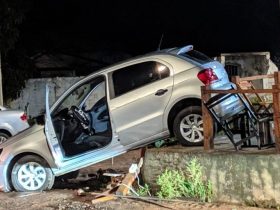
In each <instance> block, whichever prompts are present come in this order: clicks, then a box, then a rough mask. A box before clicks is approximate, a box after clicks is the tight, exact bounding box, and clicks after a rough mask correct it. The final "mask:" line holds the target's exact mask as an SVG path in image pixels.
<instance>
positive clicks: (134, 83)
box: [112, 61, 170, 97]
mask: <svg viewBox="0 0 280 210" xmlns="http://www.w3.org/2000/svg"><path fill="white" fill-rule="evenodd" d="M169 75H170V70H169V68H168V67H167V66H166V65H164V64H162V63H159V62H155V61H148V62H143V63H138V64H135V65H131V66H127V67H125V68H122V69H118V70H116V71H114V72H113V74H112V79H113V85H114V92H115V97H117V96H120V95H122V94H125V93H127V92H129V91H131V90H134V89H136V88H139V87H142V86H144V85H147V84H149V83H152V82H155V81H157V80H161V79H164V78H166V77H169Z"/></svg>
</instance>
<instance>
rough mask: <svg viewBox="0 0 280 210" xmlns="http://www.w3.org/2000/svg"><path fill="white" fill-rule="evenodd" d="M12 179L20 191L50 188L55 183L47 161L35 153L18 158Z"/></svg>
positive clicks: (16, 188)
mask: <svg viewBox="0 0 280 210" xmlns="http://www.w3.org/2000/svg"><path fill="white" fill-rule="evenodd" d="M11 179H12V184H13V186H14V188H15V190H16V191H19V192H26V191H29V192H30V191H43V190H49V189H51V187H52V186H53V183H54V175H53V173H52V171H51V169H50V167H49V166H48V164H47V162H46V161H45V160H44V159H42V158H40V157H38V156H35V155H27V156H24V157H22V158H20V159H19V160H17V161H16V163H15V164H14V166H13V169H12V173H11Z"/></svg>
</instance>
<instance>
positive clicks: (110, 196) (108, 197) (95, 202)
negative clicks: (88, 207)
mask: <svg viewBox="0 0 280 210" xmlns="http://www.w3.org/2000/svg"><path fill="white" fill-rule="evenodd" d="M115 199H117V198H116V197H115V196H114V195H107V196H104V197H100V198H96V199H93V200H92V201H91V203H92V204H97V203H102V202H106V201H110V200H115Z"/></svg>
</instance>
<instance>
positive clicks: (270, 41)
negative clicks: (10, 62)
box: [18, 0, 280, 55]
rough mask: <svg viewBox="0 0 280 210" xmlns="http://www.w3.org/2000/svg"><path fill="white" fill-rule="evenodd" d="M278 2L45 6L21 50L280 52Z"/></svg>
mask: <svg viewBox="0 0 280 210" xmlns="http://www.w3.org/2000/svg"><path fill="white" fill-rule="evenodd" d="M279 17H280V11H279V1H278V0H205V1H203V0H161V1H155V0H154V1H152V0H150V1H147V0H142V1H132V0H130V1H124V0H123V1H121V0H114V1H113V0H102V1H100V0H99V1H94V0H83V1H79V0H40V1H34V4H33V6H32V8H31V9H30V11H29V13H27V14H26V19H25V21H24V23H23V24H22V25H21V28H20V31H21V34H20V35H21V36H20V39H19V41H18V46H21V47H24V48H25V49H27V50H28V51H29V52H30V54H32V53H35V52H38V51H42V50H46V51H59V50H63V51H69V52H85V51H89V52H92V51H99V50H112V51H114V50H115V51H122V52H126V53H129V54H132V55H137V54H142V53H146V52H150V51H153V50H156V49H157V47H158V43H159V40H160V37H161V35H162V34H164V38H163V43H162V48H169V47H174V46H183V45H187V44H193V45H194V46H195V48H196V49H198V50H201V51H203V52H205V53H207V54H209V55H219V54H220V53H222V52H244V51H246V52H248V51H272V52H280V50H279V49H280V18H279Z"/></svg>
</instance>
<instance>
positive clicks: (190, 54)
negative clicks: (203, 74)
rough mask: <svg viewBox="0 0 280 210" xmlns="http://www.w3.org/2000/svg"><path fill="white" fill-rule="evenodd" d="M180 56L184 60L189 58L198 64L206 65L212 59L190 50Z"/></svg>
mask: <svg viewBox="0 0 280 210" xmlns="http://www.w3.org/2000/svg"><path fill="white" fill-rule="evenodd" d="M180 56H183V57H185V58H189V59H191V60H194V61H196V62H198V63H200V64H205V63H208V62H211V61H212V59H211V58H209V57H208V56H207V55H204V54H203V53H201V52H198V51H196V50H191V51H188V52H186V53H182V54H180Z"/></svg>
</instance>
